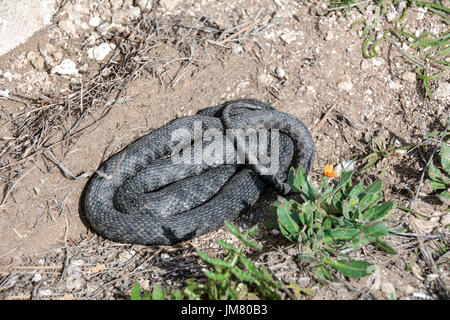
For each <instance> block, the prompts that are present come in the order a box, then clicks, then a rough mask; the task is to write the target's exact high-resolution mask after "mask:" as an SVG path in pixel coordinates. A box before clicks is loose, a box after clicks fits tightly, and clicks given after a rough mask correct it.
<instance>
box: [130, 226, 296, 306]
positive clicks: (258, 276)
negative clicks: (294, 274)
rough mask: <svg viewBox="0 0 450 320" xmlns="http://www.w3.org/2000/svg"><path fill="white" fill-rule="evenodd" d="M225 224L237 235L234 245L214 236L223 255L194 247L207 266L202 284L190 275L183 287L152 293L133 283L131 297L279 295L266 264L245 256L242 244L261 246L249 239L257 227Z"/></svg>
mask: <svg viewBox="0 0 450 320" xmlns="http://www.w3.org/2000/svg"><path fill="white" fill-rule="evenodd" d="M225 226H226V227H227V229H228V230H229V231H230V232H231V233H232V234H233V235H234V236H236V237H237V238H238V239H239V241H240V244H239V246H238V247H235V246H233V245H231V244H229V243H227V242H225V241H222V240H217V243H218V244H219V245H220V246H221V247H222V248H224V249H225V250H226V251H227V252H228V253H227V255H226V256H225V258H223V259H221V258H213V257H211V256H209V255H208V254H206V253H205V252H203V251H201V250H198V251H197V252H198V254H199V256H200V258H201V259H202V261H203V262H205V263H206V264H207V265H208V270H207V271H206V272H205V275H206V276H207V277H208V281H207V283H205V284H202V283H198V282H196V281H195V280H194V279H188V280H187V281H186V284H187V286H186V287H185V288H184V289H183V290H181V291H180V290H170V292H169V293H168V294H166V293H165V292H164V290H162V289H161V288H160V287H159V286H156V287H155V288H154V290H153V293H152V294H150V292H148V291H144V292H143V293H142V292H141V288H140V286H139V284H138V283H136V284H135V286H134V287H133V289H132V292H131V299H132V300H157V299H178V300H179V299H185V298H186V299H190V300H198V299H208V300H227V299H244V298H247V297H249V296H262V297H264V298H267V299H280V296H279V294H278V293H277V291H278V289H279V288H280V287H281V284H280V283H278V282H276V281H275V280H273V278H272V276H271V275H270V274H269V272H268V271H267V269H266V268H258V267H257V266H256V265H255V263H254V262H253V261H252V260H250V259H249V258H247V257H246V256H245V252H244V249H245V248H255V249H261V248H262V246H261V245H260V244H258V243H256V242H254V241H253V240H252V239H251V237H252V236H254V235H255V234H256V232H257V230H258V228H257V226H254V227H253V228H251V229H250V230H249V231H248V232H246V233H242V232H240V231H239V230H238V228H237V227H236V226H234V225H233V224H231V223H229V222H225ZM294 289H295V288H294Z"/></svg>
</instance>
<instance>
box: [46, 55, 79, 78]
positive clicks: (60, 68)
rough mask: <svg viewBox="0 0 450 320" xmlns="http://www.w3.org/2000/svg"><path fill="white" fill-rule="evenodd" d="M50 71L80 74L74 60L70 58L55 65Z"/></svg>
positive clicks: (63, 73)
mask: <svg viewBox="0 0 450 320" xmlns="http://www.w3.org/2000/svg"><path fill="white" fill-rule="evenodd" d="M50 73H52V74H53V73H57V74H62V75H74V74H78V70H77V67H76V64H75V62H74V61H72V60H70V59H64V60H63V61H62V62H61V63H60V64H59V65H57V66H54V67H53V68H52V69H51V71H50Z"/></svg>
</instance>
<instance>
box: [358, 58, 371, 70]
mask: <svg viewBox="0 0 450 320" xmlns="http://www.w3.org/2000/svg"><path fill="white" fill-rule="evenodd" d="M371 67H372V63H370V60H369V59H364V60H363V61H361V70H362V71H367V70H369V69H370V68H371Z"/></svg>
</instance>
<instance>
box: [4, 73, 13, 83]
mask: <svg viewBox="0 0 450 320" xmlns="http://www.w3.org/2000/svg"><path fill="white" fill-rule="evenodd" d="M3 78H5V79H8V81H12V73H11V72H10V71H6V72H5V73H3Z"/></svg>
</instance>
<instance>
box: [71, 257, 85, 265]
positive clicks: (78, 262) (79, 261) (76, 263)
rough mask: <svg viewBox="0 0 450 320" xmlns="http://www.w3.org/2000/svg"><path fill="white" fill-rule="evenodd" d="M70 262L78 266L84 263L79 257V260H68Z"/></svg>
mask: <svg viewBox="0 0 450 320" xmlns="http://www.w3.org/2000/svg"><path fill="white" fill-rule="evenodd" d="M70 264H71V265H74V266H77V267H79V266H82V265H83V264H84V261H83V260H81V259H79V260H72V261H71V262H70Z"/></svg>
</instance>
